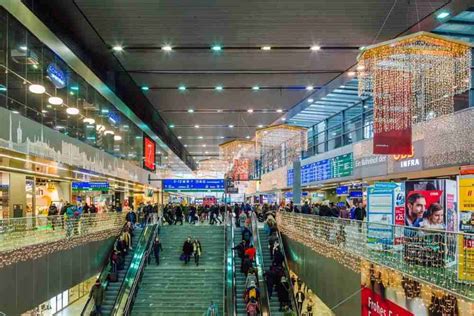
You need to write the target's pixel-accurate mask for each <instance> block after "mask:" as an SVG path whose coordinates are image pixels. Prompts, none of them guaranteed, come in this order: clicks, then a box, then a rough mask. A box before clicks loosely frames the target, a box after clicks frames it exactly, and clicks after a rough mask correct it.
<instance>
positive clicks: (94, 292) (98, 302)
mask: <svg viewBox="0 0 474 316" xmlns="http://www.w3.org/2000/svg"><path fill="white" fill-rule="evenodd" d="M89 296H90V297H92V298H93V299H94V304H95V313H96V315H101V313H102V303H103V301H104V288H103V287H102V284H100V280H99V279H97V280H96V281H95V284H94V286H93V287H92V289H91V293H90V295H89Z"/></svg>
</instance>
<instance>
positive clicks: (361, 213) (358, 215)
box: [354, 204, 366, 221]
mask: <svg viewBox="0 0 474 316" xmlns="http://www.w3.org/2000/svg"><path fill="white" fill-rule="evenodd" d="M354 213H355V219H356V220H358V221H363V220H364V218H365V215H366V212H365V208H364V206H363V205H361V204H358V205H357V207H356V209H355V211H354Z"/></svg>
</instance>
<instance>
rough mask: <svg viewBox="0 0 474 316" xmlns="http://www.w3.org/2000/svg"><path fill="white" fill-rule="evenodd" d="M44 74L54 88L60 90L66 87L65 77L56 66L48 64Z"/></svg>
mask: <svg viewBox="0 0 474 316" xmlns="http://www.w3.org/2000/svg"><path fill="white" fill-rule="evenodd" d="M46 73H47V74H48V78H49V80H50V81H51V82H52V83H53V85H54V86H55V87H56V88H58V89H62V88H64V87H65V86H66V75H65V74H64V72H63V71H62V70H61V68H59V67H58V66H57V65H55V64H49V65H48V68H46Z"/></svg>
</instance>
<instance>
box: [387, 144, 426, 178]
mask: <svg viewBox="0 0 474 316" xmlns="http://www.w3.org/2000/svg"><path fill="white" fill-rule="evenodd" d="M392 160H393V171H394V172H395V173H396V172H406V171H418V170H423V141H421V140H420V141H416V142H414V143H413V147H412V153H411V154H408V155H393V156H392Z"/></svg>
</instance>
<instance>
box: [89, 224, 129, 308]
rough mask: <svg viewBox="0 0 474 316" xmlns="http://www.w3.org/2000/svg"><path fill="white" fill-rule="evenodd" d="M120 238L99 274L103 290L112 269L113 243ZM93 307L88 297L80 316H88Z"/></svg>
mask: <svg viewBox="0 0 474 316" xmlns="http://www.w3.org/2000/svg"><path fill="white" fill-rule="evenodd" d="M126 225H127V224H126V223H125V224H124V225H123V228H124V227H125V226H126ZM119 238H120V234H119V236H117V238H116V239H115V241H114V245H113V246H112V249H111V250H110V252H109V254H108V255H107V261H106V264H105V265H104V267H103V268H102V271H101V272H100V274H99V277H98V279H99V281H100V284H101V285H102V286H104V284H105V286H104V287H105V288H106V287H107V284H108V282H107V281H108V275H109V273H110V270H111V269H112V265H111V264H110V257H111V256H110V255H111V254H112V252H113V251H114V247H115V243H116V242H117V239H119ZM94 305H95V302H94V303H93V302H92V297H91V296H89V298H88V299H87V301H86V304H84V308H83V309H82V311H81V316H85V315H89V314H90V312H91V311H92V308H93V307H94Z"/></svg>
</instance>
